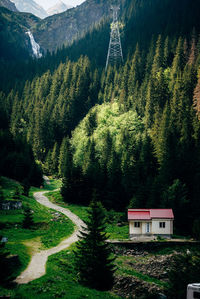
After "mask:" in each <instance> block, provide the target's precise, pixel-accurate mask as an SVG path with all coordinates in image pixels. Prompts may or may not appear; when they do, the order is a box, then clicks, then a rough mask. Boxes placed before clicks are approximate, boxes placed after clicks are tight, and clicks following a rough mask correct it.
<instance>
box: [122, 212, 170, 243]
mask: <svg viewBox="0 0 200 299" xmlns="http://www.w3.org/2000/svg"><path fill="white" fill-rule="evenodd" d="M173 220H174V214H173V211H172V209H129V210H128V221H129V237H130V238H134V237H147V236H149V237H150V236H162V237H165V238H170V237H171V235H172V234H173Z"/></svg>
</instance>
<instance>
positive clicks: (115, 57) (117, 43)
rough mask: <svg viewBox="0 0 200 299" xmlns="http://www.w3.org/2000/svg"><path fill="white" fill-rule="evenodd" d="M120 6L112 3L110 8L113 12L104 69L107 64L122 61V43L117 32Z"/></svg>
mask: <svg viewBox="0 0 200 299" xmlns="http://www.w3.org/2000/svg"><path fill="white" fill-rule="evenodd" d="M119 9H120V7H119V6H117V5H112V6H111V10H112V12H113V21H112V23H111V33H110V42H109V48H108V55H107V60H106V70H107V68H108V64H117V63H120V62H123V53H122V45H121V40H120V33H119V22H118V11H119Z"/></svg>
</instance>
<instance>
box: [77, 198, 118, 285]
mask: <svg viewBox="0 0 200 299" xmlns="http://www.w3.org/2000/svg"><path fill="white" fill-rule="evenodd" d="M86 225H87V228H85V229H84V231H83V232H82V233H81V240H80V241H79V242H78V243H77V250H76V251H75V268H76V270H77V274H78V279H79V281H80V282H81V283H82V284H84V285H86V286H88V287H90V288H95V289H98V290H108V289H110V288H111V287H112V285H113V274H114V266H113V260H114V259H113V258H111V257H110V250H109V245H108V244H107V243H105V241H106V239H107V237H106V233H105V227H106V225H105V215H104V211H103V207H102V205H101V203H99V202H95V201H92V203H91V204H90V208H89V210H88V221H86Z"/></svg>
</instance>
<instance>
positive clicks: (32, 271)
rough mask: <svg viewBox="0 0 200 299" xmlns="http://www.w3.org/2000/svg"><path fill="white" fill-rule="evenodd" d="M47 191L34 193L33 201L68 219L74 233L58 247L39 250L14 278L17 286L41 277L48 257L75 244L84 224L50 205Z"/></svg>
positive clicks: (63, 209) (65, 211)
mask: <svg viewBox="0 0 200 299" xmlns="http://www.w3.org/2000/svg"><path fill="white" fill-rule="evenodd" d="M46 192H48V191H43V192H36V193H35V194H34V197H35V199H36V200H37V202H39V203H40V204H41V205H44V206H45V207H48V208H51V209H54V210H56V211H58V212H61V213H62V214H64V215H66V216H67V217H68V218H69V219H71V220H72V221H73V222H74V224H75V225H76V228H75V231H74V233H73V234H72V235H71V236H70V237H68V238H66V239H65V240H63V241H62V242H61V243H60V244H59V245H57V246H56V247H53V248H50V249H47V250H41V251H39V252H37V253H35V254H34V255H33V256H32V258H31V261H30V263H29V265H28V267H27V268H26V269H25V270H24V271H23V272H22V273H21V274H20V275H19V276H18V277H17V278H16V280H15V281H16V282H17V283H18V284H24V283H28V282H30V281H32V280H34V279H36V278H39V277H41V276H43V275H44V274H45V273H46V262H47V259H48V257H49V256H50V255H52V254H54V253H57V252H59V251H61V250H63V249H66V248H67V247H69V246H70V245H71V244H72V243H74V242H76V241H77V240H78V234H79V231H80V230H81V227H82V226H84V222H83V221H82V220H81V219H80V218H79V217H77V216H76V215H75V214H73V213H72V212H71V211H69V210H68V209H66V208H62V207H60V206H58V205H56V204H53V203H51V202H50V201H49V200H48V198H47V197H46V196H45V195H44V193H46Z"/></svg>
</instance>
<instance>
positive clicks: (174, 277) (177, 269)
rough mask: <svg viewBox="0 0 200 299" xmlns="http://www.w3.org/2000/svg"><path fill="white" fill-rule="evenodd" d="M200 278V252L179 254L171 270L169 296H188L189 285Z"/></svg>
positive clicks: (179, 297) (178, 298)
mask: <svg viewBox="0 0 200 299" xmlns="http://www.w3.org/2000/svg"><path fill="white" fill-rule="evenodd" d="M199 280H200V254H199V253H196V254H195V255H193V254H190V253H188V254H185V255H181V254H180V255H177V256H176V257H175V258H174V261H173V263H172V266H171V269H170V271H169V289H168V296H169V298H170V299H172V298H177V299H182V298H186V294H187V285H188V284H189V283H193V282H195V281H199Z"/></svg>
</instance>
